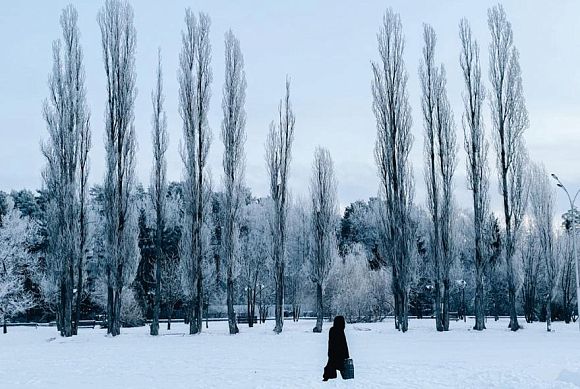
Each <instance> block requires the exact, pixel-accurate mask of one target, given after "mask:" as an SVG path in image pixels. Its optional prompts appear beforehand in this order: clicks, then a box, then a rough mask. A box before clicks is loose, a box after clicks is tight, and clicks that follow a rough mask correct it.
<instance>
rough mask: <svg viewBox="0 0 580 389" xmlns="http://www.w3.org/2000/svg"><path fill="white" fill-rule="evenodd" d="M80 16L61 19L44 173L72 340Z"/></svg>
mask: <svg viewBox="0 0 580 389" xmlns="http://www.w3.org/2000/svg"><path fill="white" fill-rule="evenodd" d="M77 20H78V15H77V12H76V10H75V8H74V7H73V6H68V7H67V8H65V9H64V10H63V12H62V14H61V17H60V24H61V27H62V31H63V38H62V40H57V41H55V42H54V43H53V46H52V47H53V61H54V63H53V68H52V73H51V75H50V77H49V83H48V85H49V98H48V99H47V100H46V101H45V103H44V118H45V120H46V124H47V129H48V134H49V137H48V139H47V141H46V142H45V143H44V144H43V145H42V153H43V154H44V156H45V158H46V161H47V165H46V168H45V170H44V171H43V178H44V184H45V186H46V189H47V194H48V199H49V201H48V205H47V215H48V217H47V218H46V232H47V243H48V244H47V255H46V258H47V269H48V273H49V274H50V279H51V280H52V282H53V283H55V285H56V286H57V287H58V289H59V300H58V314H57V317H58V324H59V325H58V327H59V330H60V332H61V335H63V336H72V335H73V333H74V332H75V327H76V326H75V325H74V323H73V305H74V302H73V298H74V297H73V296H74V294H73V289H74V273H75V272H77V277H78V278H77V280H78V284H77V287H78V289H77V295H78V298H77V304H76V311H77V314H76V321H78V320H79V316H80V297H81V295H82V273H83V264H84V261H83V257H84V255H85V248H86V242H87V225H86V185H87V174H88V165H87V158H88V150H89V147H90V132H89V131H90V130H89V116H90V115H89V109H88V106H87V103H86V89H85V73H84V66H83V52H82V48H81V46H80V43H79V38H80V33H79V29H78V26H77Z"/></svg>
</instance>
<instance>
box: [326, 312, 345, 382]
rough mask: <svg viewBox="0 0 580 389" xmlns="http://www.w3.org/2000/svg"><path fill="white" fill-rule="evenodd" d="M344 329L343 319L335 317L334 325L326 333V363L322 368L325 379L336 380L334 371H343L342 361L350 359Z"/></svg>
mask: <svg viewBox="0 0 580 389" xmlns="http://www.w3.org/2000/svg"><path fill="white" fill-rule="evenodd" d="M344 327H345V321H344V317H343V316H336V317H335V318H334V325H333V326H332V327H331V328H330V331H329V332H328V363H327V364H326V367H325V368H324V377H325V378H336V370H343V368H344V360H345V359H347V358H350V356H349V354H348V345H347V344H346V336H345V335H344ZM341 373H342V372H341Z"/></svg>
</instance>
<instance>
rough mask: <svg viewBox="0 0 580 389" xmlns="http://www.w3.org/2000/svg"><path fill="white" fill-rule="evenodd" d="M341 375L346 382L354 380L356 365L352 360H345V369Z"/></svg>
mask: <svg viewBox="0 0 580 389" xmlns="http://www.w3.org/2000/svg"><path fill="white" fill-rule="evenodd" d="M341 373H342V378H343V379H345V380H352V379H353V378H354V363H353V361H352V359H351V358H347V359H345V360H344V368H343V369H342V371H341Z"/></svg>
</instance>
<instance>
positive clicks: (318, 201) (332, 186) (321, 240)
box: [310, 147, 338, 332]
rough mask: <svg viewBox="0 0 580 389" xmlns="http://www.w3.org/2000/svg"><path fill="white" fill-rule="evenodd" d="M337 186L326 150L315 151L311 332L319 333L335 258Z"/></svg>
mask: <svg viewBox="0 0 580 389" xmlns="http://www.w3.org/2000/svg"><path fill="white" fill-rule="evenodd" d="M336 190H337V183H336V177H335V175H334V163H333V162H332V157H331V156H330V152H329V151H328V150H327V149H324V148H322V147H317V148H316V151H315V152H314V162H313V164H312V178H311V179H310V197H311V201H312V203H311V211H312V216H311V223H312V227H311V228H312V235H313V242H312V251H313V252H312V256H311V263H310V278H311V279H312V281H313V282H314V283H315V284H316V326H315V327H314V329H313V331H314V332H322V320H323V307H322V292H323V289H324V286H325V282H326V278H327V277H328V272H329V270H330V266H331V264H332V258H333V256H335V255H336V215H337V213H338V202H337V195H336Z"/></svg>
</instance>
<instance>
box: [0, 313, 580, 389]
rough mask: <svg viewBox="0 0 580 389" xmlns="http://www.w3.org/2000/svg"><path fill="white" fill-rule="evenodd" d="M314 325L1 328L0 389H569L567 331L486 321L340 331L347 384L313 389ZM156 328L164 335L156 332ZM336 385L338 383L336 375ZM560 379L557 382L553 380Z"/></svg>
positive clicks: (575, 345)
mask: <svg viewBox="0 0 580 389" xmlns="http://www.w3.org/2000/svg"><path fill="white" fill-rule="evenodd" d="M313 325H314V322H313V321H304V320H303V321H300V322H299V323H293V322H292V321H286V322H285V324H284V332H283V333H282V334H281V335H275V334H274V333H273V332H272V328H273V322H267V323H266V324H262V325H257V326H256V327H255V328H253V329H251V328H248V327H247V325H241V326H240V330H241V333H240V334H239V335H236V336H229V335H227V334H226V331H227V323H225V322H219V323H210V327H209V329H208V330H205V328H204V331H205V332H204V333H202V334H201V335H197V336H189V335H186V332H187V331H186V330H187V328H186V326H184V325H183V324H177V325H174V329H172V330H171V331H170V332H168V331H165V330H163V331H162V333H161V334H162V336H159V337H151V336H149V335H148V327H141V328H132V329H123V330H122V334H121V336H120V337H117V338H111V337H108V336H106V331H105V330H100V329H95V330H92V329H81V331H80V335H79V336H77V337H73V338H70V339H65V338H61V337H59V336H58V334H57V333H56V329H55V328H47V327H41V328H38V329H34V328H26V327H18V328H14V327H12V328H9V332H8V334H7V335H2V334H0V388H10V389H17V388H26V389H33V388H42V389H49V388H59V389H68V388H99V389H106V388H122V389H132V388H135V389H136V388H168V389H177V388H222V387H223V388H234V387H235V388H300V387H303V388H328V387H332V388H336V387H338V388H347V387H348V388H389V387H398V388H444V387H445V388H484V387H485V388H578V387H580V333H578V326H577V325H575V324H570V325H565V324H563V323H554V329H555V332H553V333H546V332H545V324H544V323H534V324H532V325H529V324H527V325H525V328H524V329H523V330H521V331H518V332H517V333H512V332H510V331H509V330H508V329H507V328H506V327H507V321H499V322H493V321H488V323H487V325H488V329H487V330H486V331H484V332H482V333H478V332H475V331H471V330H470V327H471V325H472V323H471V321H468V323H463V322H457V323H456V322H452V323H451V331H450V332H448V333H437V332H436V331H435V330H434V323H433V321H432V320H412V321H411V322H410V325H409V327H410V329H409V331H408V332H407V333H406V334H401V333H398V332H397V331H395V330H394V328H393V323H392V321H387V322H385V323H374V324H349V325H347V329H346V336H347V340H348V344H349V349H350V353H351V356H352V358H353V359H354V362H355V379H354V380H353V381H342V380H341V379H340V378H339V379H338V380H334V381H331V382H328V383H323V382H321V378H322V368H323V367H324V364H325V363H326V345H327V339H328V328H329V323H326V322H325V323H324V331H323V333H322V334H313V333H312V332H311V328H312V327H313ZM162 328H163V327H162ZM339 377H340V375H339ZM559 377H560V379H561V380H559Z"/></svg>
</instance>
